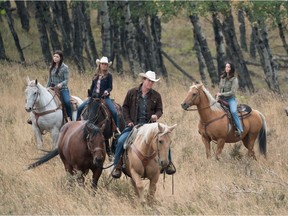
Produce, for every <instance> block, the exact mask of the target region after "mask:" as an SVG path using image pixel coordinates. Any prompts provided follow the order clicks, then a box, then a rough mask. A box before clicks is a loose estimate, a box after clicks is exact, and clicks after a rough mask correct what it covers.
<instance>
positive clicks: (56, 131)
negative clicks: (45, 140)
mask: <svg viewBox="0 0 288 216" xmlns="http://www.w3.org/2000/svg"><path fill="white" fill-rule="evenodd" d="M51 134H52V149H55V148H57V147H58V146H57V140H58V137H59V129H58V128H53V129H52V131H51Z"/></svg>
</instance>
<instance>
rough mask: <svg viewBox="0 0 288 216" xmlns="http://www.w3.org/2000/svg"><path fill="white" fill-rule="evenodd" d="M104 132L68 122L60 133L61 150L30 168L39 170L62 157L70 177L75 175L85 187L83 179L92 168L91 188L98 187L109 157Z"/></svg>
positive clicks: (86, 123) (52, 152) (58, 149)
mask: <svg viewBox="0 0 288 216" xmlns="http://www.w3.org/2000/svg"><path fill="white" fill-rule="evenodd" d="M102 131H103V128H98V127H97V126H95V125H94V124H92V123H89V122H86V121H71V122H68V123H67V124H65V125H64V126H63V127H62V128H61V130H60V135H59V139H58V142H57V144H58V148H56V149H54V150H52V151H51V152H49V153H48V154H46V155H45V156H43V157H42V158H40V159H39V160H38V161H36V162H35V163H33V164H30V165H29V166H28V169H32V168H34V167H37V166H39V165H41V164H43V163H45V162H47V161H49V160H50V159H52V158H53V157H55V156H56V155H58V154H59V155H60V158H61V160H62V162H63V164H64V167H65V170H66V171H67V172H68V173H69V174H71V175H75V174H76V177H77V181H78V183H79V185H81V186H84V180H85V179H84V176H86V175H87V173H88V172H89V169H90V170H91V171H92V172H93V177H92V178H93V181H92V186H93V187H94V188H96V187H97V182H98V179H99V177H100V176H101V173H102V171H103V163H104V161H105V157H106V150H105V143H104V137H103V133H102Z"/></svg>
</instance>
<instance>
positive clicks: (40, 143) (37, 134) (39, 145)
mask: <svg viewBox="0 0 288 216" xmlns="http://www.w3.org/2000/svg"><path fill="white" fill-rule="evenodd" d="M32 126H33V130H34V133H35V137H36V141H37V148H38V149H43V139H42V134H41V131H40V130H39V128H38V127H36V126H35V125H34V124H33V125H32Z"/></svg>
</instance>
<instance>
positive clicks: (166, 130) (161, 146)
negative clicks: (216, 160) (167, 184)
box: [123, 123, 176, 203]
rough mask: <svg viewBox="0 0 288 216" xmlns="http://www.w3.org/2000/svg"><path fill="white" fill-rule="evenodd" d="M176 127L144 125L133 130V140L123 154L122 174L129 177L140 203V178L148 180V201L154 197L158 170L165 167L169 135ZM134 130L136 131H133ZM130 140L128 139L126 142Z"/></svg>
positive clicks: (141, 197) (160, 124) (142, 199)
mask: <svg viewBox="0 0 288 216" xmlns="http://www.w3.org/2000/svg"><path fill="white" fill-rule="evenodd" d="M175 127H176V125H174V126H172V127H169V126H167V125H165V124H162V123H151V124H144V125H143V126H141V127H139V128H138V129H136V128H134V129H133V131H132V134H134V137H135V139H133V141H132V143H131V144H130V145H129V144H128V146H126V147H124V148H126V150H125V153H124V159H123V163H124V167H123V172H124V173H125V174H126V175H128V176H129V177H131V183H132V185H133V187H134V190H135V193H136V195H137V196H138V197H139V199H140V201H141V202H142V203H144V202H145V199H144V194H143V190H144V184H143V182H142V178H147V179H149V180H150V185H149V199H150V200H151V198H153V197H154V194H155V192H156V184H157V182H158V179H159V175H160V170H161V169H163V168H164V167H166V166H167V165H168V163H169V161H168V151H169V148H170V145H171V142H172V141H171V138H170V134H171V132H172V130H173V129H174V128H175ZM135 130H136V131H135ZM129 141H130V139H129V138H128V139H127V141H126V143H125V145H127V142H129Z"/></svg>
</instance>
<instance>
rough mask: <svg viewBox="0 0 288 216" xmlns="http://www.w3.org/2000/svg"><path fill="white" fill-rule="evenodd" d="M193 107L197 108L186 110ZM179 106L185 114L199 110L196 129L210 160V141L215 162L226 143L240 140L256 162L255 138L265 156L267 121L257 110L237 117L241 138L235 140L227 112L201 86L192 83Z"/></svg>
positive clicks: (233, 129) (233, 127)
mask: <svg viewBox="0 0 288 216" xmlns="http://www.w3.org/2000/svg"><path fill="white" fill-rule="evenodd" d="M193 105H195V106H196V107H197V108H196V109H189V107H191V106H193ZM181 106H182V108H183V109H184V110H186V111H190V110H195V111H198V114H199V116H200V121H199V124H198V130H199V133H200V135H201V137H202V141H203V143H204V145H205V148H206V156H207V158H210V157H211V152H210V142H211V141H214V142H216V143H217V150H216V159H217V160H218V159H219V155H220V154H221V152H222V149H223V147H224V144H225V143H235V142H238V141H240V140H242V142H243V144H244V146H245V147H246V148H247V149H248V155H249V156H251V157H252V158H254V159H255V160H256V156H255V152H254V150H253V148H254V143H255V141H256V139H257V138H258V144H259V150H260V153H261V154H262V155H264V157H266V134H267V132H266V120H265V117H264V115H263V114H262V113H261V112H259V111H258V110H255V109H252V111H251V112H250V113H249V114H247V115H240V116H239V118H240V120H241V122H242V125H243V129H244V131H243V133H242V135H241V137H237V136H236V135H235V133H234V131H235V126H234V125H233V124H231V122H230V120H229V118H228V115H227V113H226V112H225V111H224V110H223V108H222V107H221V105H220V103H219V102H218V101H217V100H216V99H214V97H213V96H212V95H211V94H210V92H209V91H208V90H207V89H206V88H205V87H204V85H203V84H194V83H193V85H192V86H191V87H190V90H189V92H188V95H187V96H186V98H185V99H184V101H183V103H182V104H181Z"/></svg>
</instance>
